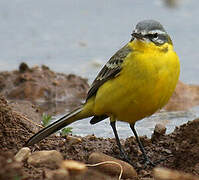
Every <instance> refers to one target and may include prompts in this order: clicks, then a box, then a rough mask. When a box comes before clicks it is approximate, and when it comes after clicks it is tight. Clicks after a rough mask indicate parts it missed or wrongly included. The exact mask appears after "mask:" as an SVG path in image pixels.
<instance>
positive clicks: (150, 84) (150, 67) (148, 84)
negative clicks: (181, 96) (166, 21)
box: [26, 20, 180, 164]
mask: <svg viewBox="0 0 199 180" xmlns="http://www.w3.org/2000/svg"><path fill="white" fill-rule="evenodd" d="M179 73H180V63H179V59H178V56H177V54H176V53H175V52H174V50H173V44H172V41H171V38H170V37H169V35H168V34H167V32H166V31H165V29H164V28H163V26H162V25H161V24H160V23H159V22H157V21H154V20H144V21H141V22H139V23H138V24H137V25H136V27H135V29H134V31H133V33H132V38H131V40H130V41H129V42H128V43H127V44H126V45H125V46H124V47H123V48H121V49H120V50H119V51H117V52H116V53H115V55H113V56H112V57H111V58H110V60H109V61H108V62H107V63H106V64H105V66H104V67H103V68H102V70H101V71H100V72H99V74H98V76H97V77H96V79H95V80H94V82H93V84H92V85H91V88H90V90H89V91H88V95H87V99H86V101H85V103H84V104H83V105H82V106H81V107H79V108H77V109H76V110H74V111H72V112H71V113H69V114H67V115H65V116H63V117H62V118H60V119H59V120H57V121H56V122H54V123H52V124H50V125H49V126H47V127H45V128H43V129H42V130H41V131H39V132H38V133H37V134H35V135H34V136H32V137H31V138H30V139H29V140H28V142H27V144H26V145H27V146H29V145H33V144H35V143H37V142H39V141H40V140H42V139H44V138H45V137H47V136H49V135H50V134H52V133H54V132H56V131H58V130H59V129H61V128H63V127H65V126H67V125H69V124H71V123H73V122H75V121H77V120H80V119H84V118H87V117H93V118H92V119H91V121H90V123H91V124H95V123H97V122H99V121H102V120H104V119H106V118H108V117H110V124H111V127H112V129H113V132H114V135H115V138H116V142H117V145H118V147H119V149H120V154H121V155H122V157H123V158H124V159H127V156H126V155H125V153H124V150H123V148H122V146H121V144H120V140H119V137H118V134H117V130H116V127H115V122H116V121H117V120H118V121H125V122H128V123H129V124H130V127H131V129H132V131H133V133H134V135H135V137H136V140H137V142H138V145H139V147H140V150H141V151H142V153H143V156H144V158H145V161H147V162H148V163H151V164H153V163H152V162H151V161H150V159H149V158H148V156H147V155H146V153H145V151H144V148H143V146H142V143H141V142H140V140H139V138H138V135H137V133H136V130H135V127H134V125H135V122H136V121H138V120H141V119H143V118H144V117H147V116H150V115H152V114H153V113H155V112H156V111H157V110H158V109H160V108H162V107H163V106H164V105H165V104H166V103H167V102H168V100H169V98H170V97H171V95H172V93H173V91H174V89H175V87H176V84H177V81H178V78H179Z"/></svg>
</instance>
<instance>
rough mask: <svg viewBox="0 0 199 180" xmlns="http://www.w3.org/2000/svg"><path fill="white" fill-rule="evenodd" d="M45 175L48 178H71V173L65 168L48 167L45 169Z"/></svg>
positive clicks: (66, 179) (56, 179)
mask: <svg viewBox="0 0 199 180" xmlns="http://www.w3.org/2000/svg"><path fill="white" fill-rule="evenodd" d="M44 176H45V177H46V178H47V179H48V180H70V177H69V173H68V171H67V170H65V169H56V170H49V169H46V170H45V171H44Z"/></svg>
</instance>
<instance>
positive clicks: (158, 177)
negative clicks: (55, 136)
mask: <svg viewBox="0 0 199 180" xmlns="http://www.w3.org/2000/svg"><path fill="white" fill-rule="evenodd" d="M153 173H154V179H155V180H199V177H197V176H194V175H192V174H188V173H184V172H179V171H176V170H170V169H166V168H155V169H154V171H153Z"/></svg>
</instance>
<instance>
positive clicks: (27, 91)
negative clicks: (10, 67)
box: [0, 63, 89, 115]
mask: <svg viewBox="0 0 199 180" xmlns="http://www.w3.org/2000/svg"><path fill="white" fill-rule="evenodd" d="M88 88H89V85H88V83H87V79H83V78H81V77H79V76H76V75H74V74H68V75H66V74H63V73H56V72H53V71H51V70H50V69H49V68H48V67H47V66H44V65H43V66H41V67H38V66H35V67H32V68H29V67H28V65H27V64H25V63H21V64H20V65H19V69H18V70H15V71H10V72H8V71H5V72H0V93H1V94H2V95H3V96H5V97H6V99H8V100H14V101H15V102H16V101H17V102H21V101H26V102H27V101H29V102H32V103H33V104H35V105H38V107H39V108H40V110H41V112H45V113H47V114H50V115H54V114H56V113H57V112H58V113H63V112H65V110H66V109H69V110H70V109H71V108H72V109H73V108H74V107H77V106H78V105H79V104H81V102H82V100H83V99H85V97H86V94H87V91H88Z"/></svg>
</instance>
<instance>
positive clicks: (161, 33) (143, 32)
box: [132, 20, 172, 45]
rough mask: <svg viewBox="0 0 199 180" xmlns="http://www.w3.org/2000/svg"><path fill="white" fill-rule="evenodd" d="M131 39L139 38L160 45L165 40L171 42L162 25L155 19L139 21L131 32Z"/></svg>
mask: <svg viewBox="0 0 199 180" xmlns="http://www.w3.org/2000/svg"><path fill="white" fill-rule="evenodd" d="M132 36H133V39H132V40H134V38H136V39H140V40H143V41H147V42H149V41H150V42H153V43H154V44H156V45H162V44H164V43H166V42H168V43H170V44H172V42H171V39H170V37H169V35H168V34H167V32H166V31H165V29H164V27H163V26H162V25H161V24H160V23H159V22H158V21H155V20H143V21H140V22H139V23H138V24H137V25H136V27H135V30H134V31H133V33H132Z"/></svg>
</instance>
